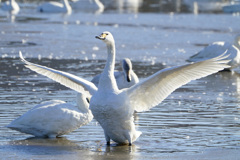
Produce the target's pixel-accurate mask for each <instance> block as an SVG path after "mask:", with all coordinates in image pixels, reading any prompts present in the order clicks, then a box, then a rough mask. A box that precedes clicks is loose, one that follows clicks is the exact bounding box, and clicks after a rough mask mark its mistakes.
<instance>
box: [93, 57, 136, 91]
mask: <svg viewBox="0 0 240 160" xmlns="http://www.w3.org/2000/svg"><path fill="white" fill-rule="evenodd" d="M101 75H102V74H98V75H96V76H95V77H94V78H93V79H92V80H91V82H93V83H94V84H95V85H96V86H98V83H99V79H100V77H101ZM114 77H115V79H116V81H117V86H118V89H123V88H129V87H131V86H133V85H134V84H136V83H138V82H139V79H138V76H137V75H136V74H135V73H134V71H133V70H132V62H131V60H130V59H128V58H124V59H123V60H122V71H115V72H114Z"/></svg>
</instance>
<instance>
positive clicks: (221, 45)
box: [187, 35, 240, 69]
mask: <svg viewBox="0 0 240 160" xmlns="http://www.w3.org/2000/svg"><path fill="white" fill-rule="evenodd" d="M226 50H227V52H226V54H229V57H228V59H229V60H231V61H230V62H229V63H228V65H229V66H231V67H230V68H229V69H233V68H236V67H238V66H239V65H240V35H237V36H236V37H235V41H234V43H233V44H232V43H228V42H214V43H212V44H210V45H209V46H207V47H205V48H204V49H203V50H201V51H200V52H198V53H197V54H195V55H193V56H191V57H190V58H189V59H188V60H187V61H189V62H197V61H202V60H207V59H210V58H214V57H217V56H219V55H220V54H221V53H223V52H225V51H226Z"/></svg>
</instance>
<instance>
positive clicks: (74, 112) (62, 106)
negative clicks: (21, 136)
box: [6, 94, 93, 137]
mask: <svg viewBox="0 0 240 160" xmlns="http://www.w3.org/2000/svg"><path fill="white" fill-rule="evenodd" d="M78 96H80V97H78V101H77V103H78V104H77V105H73V104H70V103H66V102H64V101H60V100H51V101H47V102H43V103H41V104H38V105H36V106H35V107H33V108H32V109H30V110H29V111H28V112H26V113H25V114H23V115H22V116H20V117H19V118H17V119H15V120H14V121H12V122H11V123H10V124H9V125H7V126H6V127H8V128H11V129H13V130H17V131H19V132H22V133H27V134H32V135H34V136H36V137H59V136H61V135H64V134H68V133H70V132H72V131H73V130H76V129H78V128H79V127H81V126H83V125H86V124H88V123H89V122H90V121H91V120H92V119H93V115H92V113H91V111H90V110H89V104H88V102H87V100H86V97H85V96H84V95H82V94H78Z"/></svg>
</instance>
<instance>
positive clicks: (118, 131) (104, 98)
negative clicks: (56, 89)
mask: <svg viewBox="0 0 240 160" xmlns="http://www.w3.org/2000/svg"><path fill="white" fill-rule="evenodd" d="M97 38H99V39H101V40H102V41H104V42H105V43H106V45H107V50H108V58H107V62H106V65H105V68H104V71H103V73H102V76H101V78H100V80H99V85H98V88H97V87H96V86H95V85H94V84H93V83H91V82H89V81H86V80H84V79H82V78H79V77H76V76H74V75H71V74H69V73H66V72H62V71H57V70H54V69H50V68H47V67H44V66H40V65H36V64H33V63H30V62H27V61H25V60H24V62H25V63H26V67H28V68H30V69H31V70H33V71H35V72H37V73H40V74H42V75H45V76H47V77H49V78H51V79H53V80H55V81H57V82H59V83H61V84H63V85H65V86H67V87H69V88H71V89H74V90H76V91H78V92H83V93H89V94H91V95H92V98H91V101H90V110H91V111H92V113H93V115H94V118H95V119H96V120H97V121H98V122H99V123H100V125H101V126H102V128H103V130H104V134H105V138H106V141H107V144H110V140H111V139H112V140H113V141H115V142H117V143H129V145H131V144H132V142H134V141H135V140H136V139H137V138H138V137H139V136H140V134H141V132H139V131H136V129H135V125H134V122H133V113H134V111H137V112H141V111H146V110H149V109H150V108H152V107H154V106H156V105H158V104H159V103H161V102H162V101H163V100H164V99H165V98H166V97H167V96H168V95H169V94H171V93H172V92H173V91H174V90H175V89H177V88H179V87H181V86H182V85H184V84H186V83H188V82H190V81H191V80H195V79H198V78H202V77H205V76H207V75H210V74H213V73H216V72H218V71H219V70H223V69H224V68H228V67H229V66H228V65H226V63H228V62H229V61H228V60H223V59H225V58H226V57H227V56H223V55H221V56H219V57H216V58H212V59H209V60H206V61H201V62H197V63H192V64H186V65H182V66H179V67H172V68H167V69H163V70H160V71H158V72H157V73H155V74H153V75H152V76H150V77H148V78H146V79H145V80H143V81H141V82H139V83H137V84H135V85H134V86H132V87H130V88H127V89H122V90H119V89H118V87H117V83H116V80H115V78H114V65H115V42H114V39H113V36H112V34H111V33H110V32H103V33H102V34H101V35H100V36H97Z"/></svg>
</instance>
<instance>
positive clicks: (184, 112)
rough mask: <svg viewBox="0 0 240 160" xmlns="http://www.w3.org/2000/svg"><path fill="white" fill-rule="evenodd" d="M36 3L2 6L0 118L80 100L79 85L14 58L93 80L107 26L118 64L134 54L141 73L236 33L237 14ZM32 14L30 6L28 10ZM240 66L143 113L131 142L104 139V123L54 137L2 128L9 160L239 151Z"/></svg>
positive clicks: (219, 155) (1, 142)
mask: <svg viewBox="0 0 240 160" xmlns="http://www.w3.org/2000/svg"><path fill="white" fill-rule="evenodd" d="M35 6H36V4H35V3H33V4H29V6H26V8H25V9H24V10H23V11H22V12H20V13H19V14H18V15H16V16H15V17H14V18H13V17H9V16H7V14H6V13H3V12H1V14H0V31H1V33H0V36H1V39H0V54H1V58H0V62H1V65H0V75H1V81H0V90H1V92H0V126H5V125H7V124H9V123H10V122H11V121H12V120H14V119H15V118H17V117H18V116H20V115H22V114H24V113H25V112H26V111H28V110H29V109H30V108H32V107H33V106H35V105H36V104H38V103H40V102H42V101H46V100H51V99H59V100H64V101H75V97H76V92H75V91H72V90H70V89H68V88H66V87H64V86H61V85H60V84H58V83H55V82H53V81H51V80H49V79H47V78H46V77H43V76H41V75H38V74H36V73H34V72H32V71H30V70H29V69H27V68H25V67H24V65H23V63H22V62H21V61H20V60H19V58H18V52H19V50H21V51H22V52H23V55H24V57H25V58H26V59H27V60H29V61H31V62H34V63H38V64H41V65H45V66H49V67H51V68H55V69H58V70H62V71H66V72H69V73H72V74H74V75H77V76H80V77H83V78H85V79H87V80H91V79H92V77H93V76H94V75H96V74H98V73H101V71H102V69H103V67H104V64H105V59H106V48H105V45H104V44H103V43H102V42H100V41H99V40H96V39H95V38H94V37H95V35H98V34H100V33H101V32H103V31H105V30H108V31H111V32H112V33H113V35H114V37H115V40H116V47H117V57H116V58H117V66H116V69H120V66H119V63H120V60H121V59H122V58H125V57H128V58H130V59H131V60H132V61H133V68H134V71H135V72H136V73H137V75H138V76H139V78H140V79H141V80H142V79H144V78H145V77H147V76H149V75H151V74H153V73H155V72H157V71H158V70H160V69H163V68H166V67H171V66H176V65H182V64H186V63H187V62H186V61H185V60H186V59H187V58H188V57H189V56H191V55H193V54H194V53H196V52H197V51H199V50H201V49H202V48H203V47H204V46H206V45H207V44H209V43H211V42H214V41H222V40H224V41H228V42H231V41H232V40H233V38H234V36H235V35H236V34H238V33H240V29H239V16H236V15H229V14H206V13H205V14H199V15H193V14H189V13H188V14H186V13H182V14H176V13H170V14H168V13H156V12H151V13H145V12H140V13H137V14H136V13H128V12H122V13H119V12H114V11H112V10H109V11H106V12H104V13H102V14H93V13H83V12H74V13H72V14H71V15H62V14H50V15H49V14H39V13H37V12H35V11H34V7H35ZM30 13H31V14H30ZM239 73H240V72H239V69H236V70H235V71H234V72H221V73H217V74H214V75H211V76H208V77H206V78H202V79H200V80H196V81H192V82H191V83H189V84H187V85H185V86H183V87H181V88H179V89H177V90H176V91H175V92H173V93H172V94H171V95H170V96H169V97H168V98H166V99H165V100H164V101H163V102H162V103H161V104H159V105H158V106H157V107H155V108H153V109H151V110H150V111H148V112H144V113H137V114H136V115H135V123H136V125H137V127H138V129H139V130H140V131H142V132H143V134H142V135H141V136H140V138H139V139H138V140H137V141H136V142H134V145H133V146H131V147H129V146H119V145H116V144H115V143H113V144H112V145H111V146H110V147H108V146H106V145H105V139H104V135H103V131H102V129H101V127H100V125H99V124H98V123H97V122H96V121H95V120H93V121H92V122H91V123H90V124H89V125H86V126H83V127H81V128H80V129H78V130H76V131H74V132H72V133H71V134H69V135H65V136H63V137H62V138H58V139H38V138H33V137H32V136H31V135H26V134H23V133H19V132H16V131H13V130H10V129H8V128H4V127H2V128H0V135H1V136H0V148H1V149H0V154H1V157H2V158H4V159H67V158H69V159H78V158H79V157H81V158H83V159H84V158H88V159H104V158H116V157H117V158H124V159H150V158H153V159H204V158H206V159H212V158H216V159H238V157H239V156H240V155H239V153H240V152H239V151H240V148H239V144H240V132H239V126H240V106H239V98H240V88H239V84H238V82H240V74H239Z"/></svg>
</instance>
